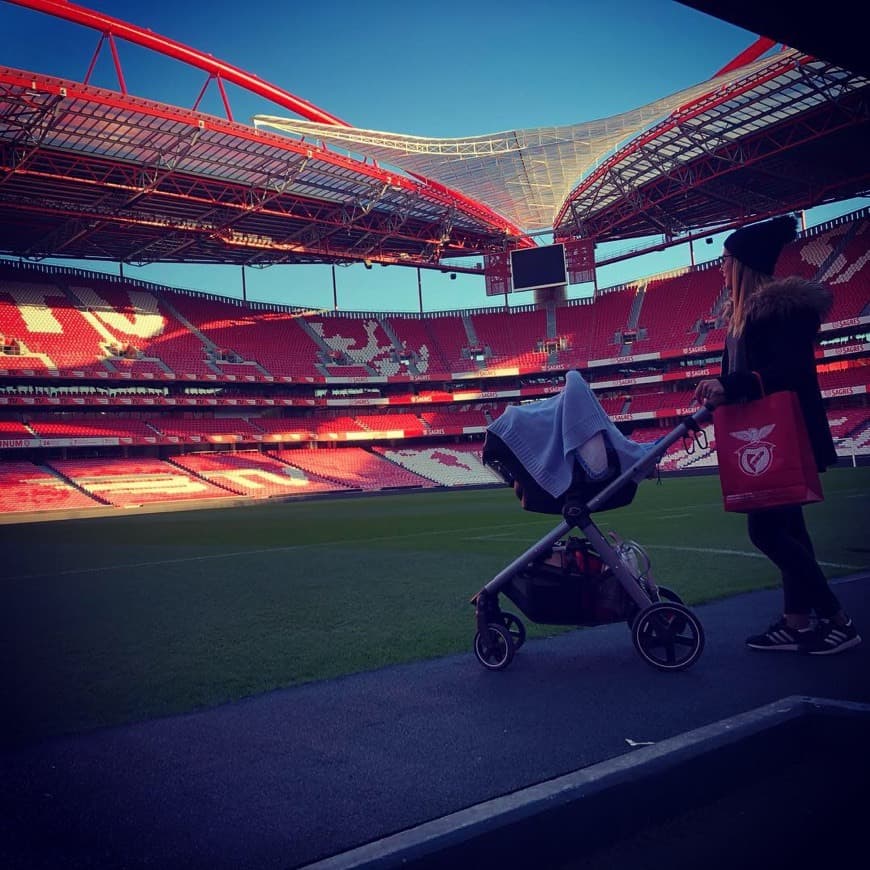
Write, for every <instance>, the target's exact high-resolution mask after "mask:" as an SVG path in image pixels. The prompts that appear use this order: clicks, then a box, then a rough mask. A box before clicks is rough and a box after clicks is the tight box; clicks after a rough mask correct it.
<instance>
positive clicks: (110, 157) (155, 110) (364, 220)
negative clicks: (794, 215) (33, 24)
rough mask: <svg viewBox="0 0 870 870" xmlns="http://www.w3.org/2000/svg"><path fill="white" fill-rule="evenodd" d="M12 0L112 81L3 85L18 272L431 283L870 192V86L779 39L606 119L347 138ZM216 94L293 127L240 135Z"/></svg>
mask: <svg viewBox="0 0 870 870" xmlns="http://www.w3.org/2000/svg"><path fill="white" fill-rule="evenodd" d="M10 2H14V3H16V4H17V5H21V6H25V7H27V8H30V9H34V10H38V11H41V12H46V13H48V14H51V15H54V16H56V17H58V18H62V19H65V20H68V21H71V22H73V23H75V24H79V25H82V26H84V27H88V28H91V29H94V30H96V31H97V32H99V33H100V34H101V37H100V43H99V45H98V47H97V53H99V51H100V48H101V47H102V45H103V43H104V41H108V44H109V46H110V48H111V50H112V56H113V60H114V63H115V68H116V72H117V75H118V81H119V90H118V91H115V90H106V89H103V88H97V87H94V86H93V85H91V84H89V78H90V73H91V70H92V69H93V66H94V61H95V60H96V57H97V54H95V55H94V61H92V63H91V69H89V70H88V73H87V75H86V76H85V77H84V81H83V82H81V83H80V82H74V81H69V80H63V79H58V78H55V77H51V76H47V75H42V74H38V73H31V72H25V71H22V70H15V69H9V68H2V67H0V252H2V253H6V254H11V255H14V256H20V257H26V258H33V259H41V258H46V257H70V258H77V259H107V260H112V261H119V262H128V263H135V264H145V263H153V262H192V263H235V264H241V265H254V266H258V265H263V266H265V265H270V264H274V263H288V262H293V263H306V262H307V263H311V262H319V263H346V262H359V261H364V262H365V261H371V262H381V263H397V264H404V265H415V266H426V267H433V268H438V267H439V264H441V263H442V261H444V260H445V259H447V260H452V259H454V258H457V257H461V256H464V255H470V254H480V253H484V254H485V253H491V252H503V251H505V250H507V249H510V248H514V247H517V246H529V245H532V244H534V241H533V239H532V237H531V236H532V234H534V233H535V232H537V231H538V230H541V229H546V230H549V231H550V232H555V234H556V236H557V238H570V237H583V238H589V239H593V240H595V241H596V242H599V241H611V240H618V239H629V238H640V237H646V236H650V235H658V234H661V236H662V237H663V238H664V239H665V240H666V241H667V242H668V243H670V242H671V241H672V240H674V241H681V240H684V239H685V238H687V237H688V238H691V237H693V236H692V234H696V235H702V234H707V233H708V232H711V231H713V230H714V229H725V228H727V227H728V226H731V225H733V224H735V223H738V222H742V221H745V220H747V219H748V218H756V217H763V216H766V215H768V214H775V213H783V212H786V211H793V210H797V209H800V208H807V207H811V206H816V205H820V204H823V203H825V202H832V201H837V200H841V199H848V198H850V197H852V196H857V195H862V194H864V193H865V192H866V191H867V190H868V187H870V161H867V160H866V142H867V141H868V140H870V136H868V120H870V80H868V79H867V78H865V77H863V76H861V75H858V74H855V73H853V72H850V71H849V70H847V69H844V68H843V67H841V66H838V65H837V64H836V63H834V62H831V61H828V60H818V59H815V58H813V57H811V56H809V55H807V54H805V53H802V52H801V51H798V50H793V49H783V50H782V51H779V52H775V53H773V54H767V53H766V52H767V51H768V50H769V49H770V48H771V47H772V46H773V42H772V40H770V39H760V40H759V41H758V42H757V43H756V45H755V46H754V47H751V48H750V49H749V50H747V52H745V53H744V54H743V55H741V56H740V57H739V58H736V59H735V60H734V61H733V62H732V63H731V64H729V65H728V66H727V67H725V68H724V69H723V70H721V71H720V73H719V74H717V75H716V76H714V77H713V78H712V79H710V80H708V81H706V82H702V83H700V84H698V85H695V86H693V87H691V88H688V89H686V90H684V91H681V92H679V93H677V94H674V95H672V96H670V97H665V98H662V99H660V100H657V101H655V102H654V103H651V104H649V105H648V106H644V107H641V108H639V109H636V110H634V111H632V112H627V113H624V114H622V115H618V116H615V117H613V118H607V119H600V120H597V121H592V122H588V123H581V124H576V125H570V126H562V127H549V128H541V129H536V130H516V131H509V132H507V133H502V134H498V135H495V136H474V137H469V138H463V139H450V140H443V139H442V140H430V139H422V138H420V137H413V136H403V135H400V134H395V133H378V132H374V131H368V130H364V129H360V128H355V127H351V126H349V125H348V124H346V123H345V122H344V121H342V120H341V119H339V118H337V117H335V116H334V115H331V114H330V113H329V112H327V111H325V110H323V109H320V108H318V107H316V106H313V105H312V104H311V103H308V102H307V101H305V100H303V99H301V98H299V97H296V96H294V95H293V94H291V93H289V92H288V91H286V90H284V89H282V88H280V87H278V86H275V85H272V84H269V83H268V82H264V81H263V80H261V79H259V78H258V77H256V76H254V75H251V74H249V73H246V72H245V71H243V70H240V69H239V68H237V67H234V66H232V65H230V64H228V63H225V62H223V61H219V60H216V59H215V58H213V57H212V56H210V55H207V54H204V53H202V52H199V51H197V50H195V49H192V48H190V47H188V46H185V45H183V44H181V43H178V42H175V41H173V40H171V39H168V38H166V37H162V36H158V35H157V34H154V33H152V32H151V31H150V30H146V29H143V28H141V27H138V26H136V25H132V24H128V23H126V22H122V21H119V20H118V19H114V18H111V17H109V16H106V15H103V14H102V13H98V12H93V11H91V10H88V9H85V8H84V7H81V6H77V5H74V4H72V3H66V2H58V0H10ZM115 39H124V40H127V41H131V42H133V43H136V44H138V45H140V46H144V47H146V48H149V49H151V50H153V51H156V52H158V53H160V54H162V55H164V56H166V57H167V58H170V59H172V60H174V61H180V62H182V63H185V64H187V65H189V66H192V67H195V68H198V69H200V70H202V71H203V72H205V73H207V74H208V80H207V81H206V84H205V85H204V86H203V92H204V91H205V88H206V87H207V86H208V85H209V83H210V82H212V81H214V82H216V84H217V87H218V89H219V91H220V95H221V98H222V100H223V103H224V107H225V109H226V114H227V118H226V119H223V118H220V117H216V116H214V115H209V114H205V113H202V112H199V111H197V108H196V107H197V106H198V104H199V99H198V100H197V103H196V105H195V106H194V107H193V108H192V109H185V108H179V107H176V106H171V105H167V104H165V103H161V102H156V101H154V100H151V99H144V98H141V97H136V96H133V95H131V94H129V93H127V91H126V87H125V85H124V78H123V73H122V70H121V67H120V62H119V59H118V54H117V51H116V46H115ZM224 82H228V83H232V84H234V85H238V86H240V87H243V88H246V89H247V90H249V91H250V92H251V93H253V94H255V95H256V96H258V97H263V98H266V99H268V100H269V101H270V102H271V103H272V104H274V105H276V106H277V107H278V108H279V110H280V111H284V112H292V113H294V114H295V115H299V116H301V120H296V119H294V118H283V117H282V118H280V119H278V118H277V116H275V115H272V116H258V118H257V119H256V121H255V125H254V126H251V125H248V124H241V123H238V122H236V121H235V120H234V119H233V116H232V112H231V109H230V106H229V102H228V100H227V97H226V92H225V90H224ZM201 97H202V92H201V93H200V98H201ZM267 123H268V124H270V125H271V126H273V127H274V126H278V127H279V128H280V129H281V130H282V131H284V134H285V135H281V134H279V133H277V132H272V131H270V130H266V129H263V127H264V126H265V125H266V124H267ZM287 133H289V134H290V135H286V134H287ZM441 267H442V268H443V266H441ZM449 268H450V270H451V271H453V270H454V268H455V269H456V271H466V270H465V269H461V268H456V267H454V266H453V265H451V266H450V267H449ZM477 270H478V269H477V268H476V267H475V268H469V269H467V271H477Z"/></svg>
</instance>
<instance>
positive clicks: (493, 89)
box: [0, 0, 867, 311]
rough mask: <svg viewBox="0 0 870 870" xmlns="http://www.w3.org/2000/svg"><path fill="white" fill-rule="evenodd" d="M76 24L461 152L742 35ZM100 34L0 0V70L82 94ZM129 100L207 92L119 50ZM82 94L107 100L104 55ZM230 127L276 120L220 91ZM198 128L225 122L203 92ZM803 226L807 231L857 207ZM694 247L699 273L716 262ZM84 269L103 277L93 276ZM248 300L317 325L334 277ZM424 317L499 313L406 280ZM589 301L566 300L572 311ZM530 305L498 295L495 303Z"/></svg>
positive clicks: (689, 72)
mask: <svg viewBox="0 0 870 870" xmlns="http://www.w3.org/2000/svg"><path fill="white" fill-rule="evenodd" d="M84 5H88V6H89V8H91V9H95V10H98V11H101V12H104V13H106V14H108V15H111V16H114V17H116V18H120V19H122V20H125V21H128V22H131V23H134V24H138V25H140V26H143V27H146V28H150V29H151V30H152V31H154V32H155V33H158V34H161V35H163V36H167V37H169V38H171V39H175V40H178V41H179V42H182V43H185V44H187V45H190V46H192V47H194V48H197V49H199V50H201V51H205V52H207V53H210V54H212V55H214V56H215V57H218V58H220V59H221V60H224V61H227V62H228V63H231V64H234V65H235V66H238V67H241V68H242V69H244V70H246V71H248V72H252V73H255V74H256V75H258V76H260V77H261V78H263V79H265V80H267V81H270V82H272V83H273V84H276V85H279V86H281V87H282V88H285V89H286V90H288V91H290V92H291V93H293V94H296V95H297V96H299V97H303V98H304V99H306V100H308V101H310V102H312V103H314V104H315V105H318V106H320V107H321V108H323V109H325V110H326V111H328V112H330V113H332V114H333V115H336V116H338V117H340V118H342V119H343V120H345V121H347V122H349V123H351V124H354V125H357V126H363V127H368V128H371V129H382V130H392V131H396V132H401V133H410V134H414V135H421V136H435V137H437V136H463V135H479V134H483V133H491V132H498V131H501V130H506V129H512V128H523V127H536V126H543V125H549V124H568V123H574V122H578V121H588V120H594V119H596V118H602V117H607V116H610V115H614V114H616V113H618V112H622V111H625V110H628V109H632V108H635V107H638V106H641V105H644V104H645V103H648V102H650V101H652V100H654V99H656V98H658V97H661V96H664V95H667V94H670V93H673V92H675V91H678V90H681V89H682V88H685V87H688V86H689V85H693V84H695V83H697V82H699V81H703V80H705V79H707V78H709V77H710V76H712V75H713V74H714V73H715V72H716V71H717V70H718V69H719V68H721V67H722V66H723V65H724V64H726V63H727V62H728V61H730V60H731V59H732V58H733V57H734V56H735V55H737V54H738V53H739V52H740V51H742V50H743V49H744V48H746V47H747V46H748V45H749V44H750V43H751V42H752V41H753V40H754V39H755V34H752V33H749V32H748V31H745V30H742V29H740V28H738V27H734V26H733V25H731V24H727V23H725V22H722V21H719V20H717V19H715V18H712V17H710V16H707V15H704V14H703V13H700V12H698V11H696V10H694V9H690V8H688V7H686V6H683V5H682V4H680V3H677V2H674V0H609V2H607V3H604V2H590V0H575V2H570V0H558V2H556V0H539V2H537V3H535V4H529V3H527V2H523V3H520V2H516V0H500V2H495V0H482V2H467V0H466V2H457V0H442V2H439V3H437V4H430V3H405V4H398V3H396V2H395V0H389V2H385V0H369V2H365V3H361V2H345V0H333V2H329V3H319V4H318V3H304V4H303V3H300V2H293V0H283V2H278V0H257V2H252V3H249V4H238V3H233V4H229V3H221V2H214V0H211V2H205V0H176V2H166V0H152V2H149V3H143V2H141V0H139V2H133V0H114V2H104V0H103V2H100V0H91V2H89V3H86V4H84ZM98 40H99V35H98V34H97V33H96V32H95V31H91V30H87V29H85V28H81V27H78V26H76V25H73V24H69V23H67V22H64V21H60V20H56V19H53V18H51V17H49V16H46V15H44V14H41V13H38V12H33V11H31V10H29V9H25V8H22V7H19V6H16V5H13V4H11V3H8V2H4V0H0V63H3V64H4V65H7V66H12V67H18V68H21V69H26V70H31V71H34V72H40V73H47V74H52V75H58V76H63V77H68V78H74V79H77V80H82V78H83V77H84V75H85V73H86V71H87V68H88V64H89V63H90V60H91V56H92V55H93V52H94V50H95V48H96V46H97V43H98ZM119 50H120V55H121V62H122V65H123V71H124V77H125V81H126V85H127V89H128V91H129V92H130V93H133V94H136V95H138V96H144V97H150V98H153V99H158V100H161V101H165V102H169V103H174V104H176V105H180V106H188V107H190V106H192V105H193V103H194V101H195V100H196V98H197V95H198V94H199V92H200V89H201V87H202V85H203V84H204V82H205V75H204V74H203V73H201V72H199V71H197V70H193V69H190V68H188V67H185V66H184V65H182V64H179V63H177V62H174V61H170V60H167V59H165V58H161V57H159V56H158V55H155V54H153V53H152V52H149V51H147V50H145V49H141V48H139V47H137V46H134V45H131V44H129V43H123V42H121V43H119ZM92 83H94V84H97V85H101V86H104V87H108V88H112V89H117V88H118V83H117V78H116V77H115V74H114V70H113V67H112V63H111V56H110V54H109V51H108V49H107V47H106V46H104V47H103V50H102V52H101V54H100V59H99V62H98V64H97V67H96V69H95V72H94V75H93V76H92ZM227 90H228V93H229V99H230V104H231V108H232V111H233V115H234V117H235V120H237V121H240V122H242V123H250V119H251V117H252V116H253V115H255V114H258V113H268V114H282V113H283V112H282V111H278V110H277V109H276V107H275V106H274V105H272V104H270V103H267V102H265V101H263V100H260V99H258V98H255V97H252V96H251V95H250V94H248V93H247V92H245V91H242V90H240V89H237V88H234V87H232V86H228V88H227ZM200 109H201V110H202V111H206V112H211V113H214V114H219V115H222V116H223V115H224V111H223V106H222V103H221V101H220V98H219V95H218V91H217V89H216V88H215V86H214V85H211V86H210V87H209V89H208V91H207V94H206V96H205V98H204V100H203V102H202V103H201V104H200ZM866 204H867V201H866V200H864V201H860V202H852V203H849V204H842V205H840V206H834V207H830V208H826V209H824V210H816V211H815V212H811V213H808V215H807V222H808V224H809V225H812V224H816V223H819V222H820V221H821V220H824V219H827V218H830V217H832V216H835V215H837V214H841V213H844V212H846V211H850V210H852V209H854V208H857V207H860V206H862V205H866ZM719 241H720V239H718V238H717V239H716V244H714V245H706V246H705V245H696V246H695V257H696V260H697V261H701V260H704V259H710V258H712V257H714V256H718V254H719V251H720V245H719ZM688 262H689V251H688V246H687V245H681V246H678V247H677V248H675V249H672V250H671V251H667V252H662V253H658V254H651V255H648V256H647V257H644V258H641V259H639V260H635V261H634V262H630V263H629V264H624V263H623V264H619V265H614V266H611V267H606V268H604V269H601V270H599V276H598V282H599V286H601V287H606V286H612V285H614V284H618V283H621V282H622V281H628V280H631V279H633V278H635V277H638V276H641V275H649V274H653V273H656V272H660V271H664V270H667V269H672V268H677V267H679V266H682V265H686V264H688ZM94 268H98V269H102V270H107V271H117V267H114V266H111V265H109V264H95V265H94ZM335 273H336V283H337V287H338V304H339V307H340V308H341V309H346V310H406V311H414V310H417V307H418V292H417V273H416V270H414V269H403V268H400V267H388V268H381V267H375V268H374V269H372V270H370V271H369V270H365V269H364V268H363V267H362V266H351V267H348V268H339V269H336V270H335ZM125 274H128V275H130V276H131V277H139V278H142V279H144V280H150V281H158V282H165V283H169V284H172V285H176V286H183V287H191V288H195V289H209V290H212V291H213V292H218V293H224V294H227V295H233V296H239V295H240V294H241V272H240V269H239V267H202V266H196V267H193V266H149V267H145V268H135V267H132V266H127V267H125ZM246 286H247V292H248V298H250V299H258V300H262V301H274V302H279V301H280V302H285V303H288V304H295V305H311V306H317V307H326V308H331V307H332V304H333V290H332V271H331V269H330V268H329V267H328V266H324V267H294V266H290V267H276V268H271V269H264V270H255V269H247V270H246ZM422 288H423V294H422V295H423V306H424V308H425V309H426V310H443V309H449V308H471V307H483V306H488V305H497V304H503V301H504V300H503V298H502V297H498V298H495V299H492V298H487V297H486V295H485V292H484V284H483V279H482V278H481V277H477V276H462V275H460V276H458V278H457V279H456V280H455V281H451V280H449V278H448V276H447V275H443V274H441V273H438V272H430V271H424V272H423V273H422ZM591 289H592V287H591V285H581V286H578V287H571V288H569V296H571V297H574V296H584V295H588V294H589V293H590V292H591ZM531 301H532V297H531V295H530V294H514V295H513V296H512V297H511V304H523V303H528V302H531Z"/></svg>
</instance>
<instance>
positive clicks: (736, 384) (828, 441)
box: [720, 277, 837, 471]
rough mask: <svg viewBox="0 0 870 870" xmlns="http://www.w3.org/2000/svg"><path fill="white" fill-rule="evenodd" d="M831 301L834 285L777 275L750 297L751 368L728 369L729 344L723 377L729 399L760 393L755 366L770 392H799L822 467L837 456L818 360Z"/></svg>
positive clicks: (748, 358) (748, 356)
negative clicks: (821, 332) (818, 343)
mask: <svg viewBox="0 0 870 870" xmlns="http://www.w3.org/2000/svg"><path fill="white" fill-rule="evenodd" d="M831 303H832V296H831V291H830V290H828V289H827V288H826V287H824V286H823V285H821V284H816V283H814V282H812V281H805V280H804V279H803V278H798V277H790V278H784V279H782V280H775V281H772V282H771V283H770V284H767V285H765V286H764V287H762V288H761V289H759V290H758V291H757V292H756V293H755V294H754V295H753V296H752V297H751V298H750V299H749V300H748V307H747V314H746V327H745V329H744V332H743V336H742V341H743V343H744V348H745V352H746V362H747V371H736V372H733V373H732V374H727V372H728V368H729V366H728V352H727V350H726V352H725V355H724V357H723V360H722V376H721V378H720V380H721V381H722V385H723V386H724V388H725V399H726V401H728V402H736V401H740V400H741V399H757V398H759V397H760V396H761V388H760V386H759V384H758V380H757V378H756V377H755V375H754V374H753V372H757V373H758V374H759V375H760V376H761V381H762V383H763V384H764V392H765V393H776V392H779V391H780V390H793V391H794V392H796V393H797V395H798V399H799V401H800V406H801V410H802V411H803V415H804V420H805V421H806V425H807V433H808V434H809V437H810V443H811V444H812V448H813V453H814V455H815V458H816V465H817V466H818V469H819V471H824V470H825V469H826V468H827V467H828V466H829V465H833V464H834V463H835V462H836V461H837V453H836V450H835V448H834V439H833V438H832V437H831V430H830V427H829V426H828V418H827V415H826V414H825V408H824V405H823V403H822V393H821V390H820V389H819V379H818V376H817V374H816V360H815V347H816V339H817V336H818V332H819V326H820V325H821V322H822V318H823V317H825V316H826V314H827V313H828V311H829V310H830V308H831Z"/></svg>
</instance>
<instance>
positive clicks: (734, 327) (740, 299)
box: [723, 252, 773, 338]
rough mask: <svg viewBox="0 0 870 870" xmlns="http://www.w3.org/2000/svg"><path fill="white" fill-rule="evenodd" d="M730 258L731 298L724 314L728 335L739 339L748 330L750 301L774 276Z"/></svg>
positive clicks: (733, 257)
mask: <svg viewBox="0 0 870 870" xmlns="http://www.w3.org/2000/svg"><path fill="white" fill-rule="evenodd" d="M726 253H727V252H726ZM728 256H729V257H730V258H731V260H730V263H731V269H730V274H729V278H730V281H729V283H730V285H731V298H730V299H729V300H728V302H726V303H725V307H724V309H723V313H724V314H725V317H726V318H727V319H728V333H729V334H730V335H733V336H734V337H735V338H739V337H740V336H741V335H743V330H744V329H746V314H747V312H748V309H749V300H750V299H751V298H752V297H753V296H754V295H755V294H756V293H757V292H758V291H759V290H760V289H761V288H762V287H764V285H765V284H769V283H770V282H771V281H772V280H773V275H765V274H764V273H763V272H757V271H756V270H755V269H753V268H751V267H750V266H747V265H746V263H743V262H741V261H740V260H738V259H737V257H735V256H734V255H733V254H728Z"/></svg>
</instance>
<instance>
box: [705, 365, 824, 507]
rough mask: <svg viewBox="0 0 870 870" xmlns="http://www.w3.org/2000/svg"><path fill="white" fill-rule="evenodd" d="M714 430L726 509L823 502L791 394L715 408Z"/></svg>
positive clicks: (808, 440)
mask: <svg viewBox="0 0 870 870" xmlns="http://www.w3.org/2000/svg"><path fill="white" fill-rule="evenodd" d="M759 382H760V379H759ZM713 432H714V436H715V438H716V452H717V454H718V457H719V481H720V483H721V484H722V499H723V502H724V505H725V510H726V511H735V512H739V513H746V512H747V511H754V510H761V509H763V508H771V507H779V506H780V505H787V504H809V503H811V502H816V501H822V499H823V498H824V495H823V493H822V484H821V481H820V480H819V472H818V469H817V468H816V461H815V457H814V456H813V450H812V447H811V446H810V439H809V436H808V435H807V428H806V424H805V423H804V417H803V413H802V412H801V407H800V403H799V401H798V397H797V394H796V393H793V392H790V391H784V392H779V393H770V394H769V395H767V396H762V398H760V399H757V400H755V401H753V402H742V403H738V404H734V405H720V406H719V407H718V408H717V409H716V411H715V413H714V415H713Z"/></svg>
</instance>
